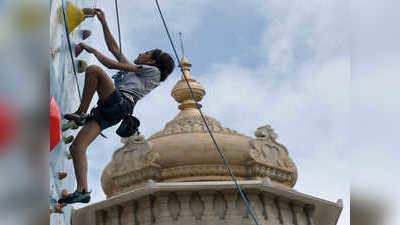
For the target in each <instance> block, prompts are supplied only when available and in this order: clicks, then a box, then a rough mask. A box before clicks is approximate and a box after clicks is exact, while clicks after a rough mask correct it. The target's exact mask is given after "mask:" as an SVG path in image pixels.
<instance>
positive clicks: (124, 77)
mask: <svg viewBox="0 0 400 225" xmlns="http://www.w3.org/2000/svg"><path fill="white" fill-rule="evenodd" d="M140 67H141V69H140V70H139V71H137V72H126V71H119V72H118V73H117V74H115V75H114V76H113V77H112V78H113V79H114V84H115V87H116V89H117V90H119V91H120V92H121V93H122V94H123V95H125V96H126V97H128V98H129V99H130V100H131V101H132V102H134V103H136V102H137V101H139V100H140V99H141V98H143V97H144V96H145V95H147V94H148V93H149V92H150V91H151V90H153V89H154V88H156V87H158V86H159V85H160V79H161V73H160V70H159V69H158V68H157V67H155V66H149V65H141V66H140Z"/></svg>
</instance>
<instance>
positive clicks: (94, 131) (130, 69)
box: [59, 9, 175, 203]
mask: <svg viewBox="0 0 400 225" xmlns="http://www.w3.org/2000/svg"><path fill="white" fill-rule="evenodd" d="M95 13H96V16H97V18H98V19H99V21H100V23H101V25H102V27H103V32H104V38H105V42H106V44H107V47H108V50H109V51H110V52H111V53H112V54H113V55H114V56H115V58H117V59H120V62H118V61H116V60H113V59H110V58H107V57H106V56H104V55H102V54H101V53H100V52H98V51H97V50H96V49H94V48H92V47H90V46H88V45H86V44H84V43H80V44H79V46H80V47H81V48H83V49H85V50H86V51H87V52H89V53H92V54H94V55H95V57H96V58H97V59H98V60H99V61H100V62H101V63H102V64H103V65H104V66H106V67H107V68H109V69H116V70H119V71H120V72H118V73H117V74H116V75H114V76H113V79H114V82H113V81H112V80H111V79H110V77H108V75H107V74H106V72H105V71H104V70H102V69H101V68H100V67H99V66H95V65H92V66H89V67H88V68H87V69H86V72H85V84H84V87H83V94H82V101H81V104H80V106H79V108H78V109H77V110H76V112H74V113H70V114H66V115H64V118H66V119H67V120H73V121H75V123H77V124H79V125H83V128H82V129H81V130H80V131H79V133H78V135H77V136H76V138H75V140H74V141H73V143H72V144H71V146H70V152H71V155H72V158H73V163H74V169H75V175H76V179H77V189H76V191H75V192H74V193H71V194H69V195H68V196H66V197H65V198H62V199H60V200H59V203H76V202H82V203H88V202H89V201H90V193H89V192H87V190H88V184H87V170H88V169H87V157H86V149H87V147H88V146H89V144H90V143H92V141H93V140H94V139H95V138H96V137H97V136H98V135H99V134H100V132H101V131H102V130H104V129H106V128H108V127H111V126H114V125H116V124H118V123H119V122H120V121H121V120H122V119H123V118H124V117H125V116H126V115H130V114H131V113H132V111H133V108H134V106H135V105H136V103H137V102H138V101H139V100H140V99H141V98H143V97H144V96H145V95H146V94H148V93H149V92H150V91H152V90H153V89H154V88H156V87H158V86H159V84H160V82H163V81H164V80H165V79H166V78H167V77H168V75H170V74H171V73H172V71H173V69H174V67H175V64H174V61H173V59H172V57H171V56H170V55H169V54H167V53H165V52H163V51H161V50H159V49H153V50H150V51H147V52H145V53H142V54H139V56H137V58H136V59H135V60H134V62H133V63H134V64H133V63H131V62H129V60H128V59H127V58H126V57H125V56H124V55H120V49H119V46H118V44H117V42H116V41H115V39H114V37H113V36H112V34H111V32H110V30H109V28H108V25H107V22H106V19H105V16H104V13H103V11H102V10H100V9H95ZM95 92H97V94H98V96H99V101H98V102H97V107H95V108H93V109H92V110H91V112H90V115H88V116H87V114H86V113H87V111H88V108H89V105H90V102H91V100H92V97H93V95H94V93H95Z"/></svg>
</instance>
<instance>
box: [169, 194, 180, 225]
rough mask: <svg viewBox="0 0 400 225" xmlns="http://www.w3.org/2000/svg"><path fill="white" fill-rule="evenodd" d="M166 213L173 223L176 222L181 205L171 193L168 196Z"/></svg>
mask: <svg viewBox="0 0 400 225" xmlns="http://www.w3.org/2000/svg"><path fill="white" fill-rule="evenodd" d="M168 212H169V215H170V216H171V218H172V220H173V221H176V220H178V217H179V214H180V212H181V205H180V203H179V201H178V198H177V197H176V194H175V193H173V192H171V193H170V194H169V195H168Z"/></svg>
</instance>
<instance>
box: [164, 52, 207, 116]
mask: <svg viewBox="0 0 400 225" xmlns="http://www.w3.org/2000/svg"><path fill="white" fill-rule="evenodd" d="M191 66H192V64H190V62H189V60H188V59H187V58H186V56H183V57H182V59H181V62H180V67H182V70H183V74H182V77H181V79H180V80H179V81H178V83H176V84H175V86H174V88H173V89H172V91H171V95H172V97H173V98H174V99H175V101H177V102H178V103H181V104H180V105H179V107H178V108H179V109H180V110H185V109H192V108H196V102H195V101H193V97H192V94H191V92H190V89H189V86H188V85H187V83H186V80H185V77H186V79H187V81H188V83H189V85H190V87H191V88H192V91H193V95H194V98H195V99H196V101H197V102H199V101H201V99H202V98H203V96H204V95H205V94H206V92H205V89H204V88H203V86H202V85H201V84H200V83H198V82H197V81H196V80H195V79H193V78H192V76H191V75H190V67H191ZM199 106H200V107H201V105H200V104H199Z"/></svg>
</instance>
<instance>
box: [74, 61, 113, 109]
mask: <svg viewBox="0 0 400 225" xmlns="http://www.w3.org/2000/svg"><path fill="white" fill-rule="evenodd" d="M114 90H115V86H114V82H113V81H112V80H111V78H110V77H109V76H108V75H107V73H106V72H105V71H104V70H103V69H102V68H101V67H99V66H95V65H91V66H89V67H88V68H87V69H86V72H85V85H84V87H83V93H82V101H81V105H80V106H79V108H78V110H77V112H78V113H86V112H87V111H88V109H89V106H90V102H91V101H92V98H93V95H94V93H95V92H96V91H97V94H98V95H99V99H100V100H105V99H107V97H108V96H110V95H111V94H112V93H113V91H114Z"/></svg>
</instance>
